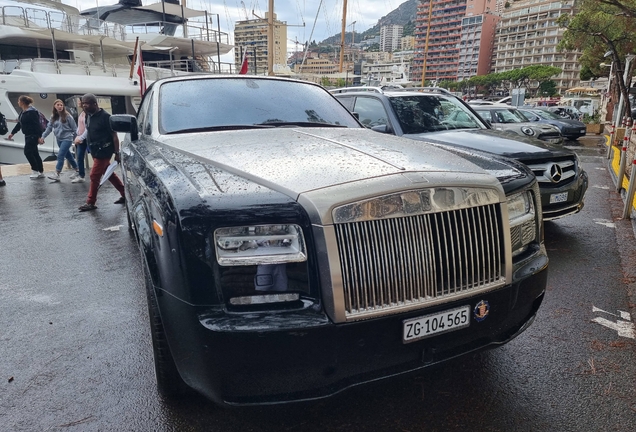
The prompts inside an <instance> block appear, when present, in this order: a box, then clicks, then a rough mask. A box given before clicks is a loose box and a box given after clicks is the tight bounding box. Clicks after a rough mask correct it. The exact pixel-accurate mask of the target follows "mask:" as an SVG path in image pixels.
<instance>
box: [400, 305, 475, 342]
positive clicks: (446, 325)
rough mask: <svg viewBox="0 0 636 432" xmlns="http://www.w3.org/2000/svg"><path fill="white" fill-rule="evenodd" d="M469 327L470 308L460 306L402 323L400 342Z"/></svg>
mask: <svg viewBox="0 0 636 432" xmlns="http://www.w3.org/2000/svg"><path fill="white" fill-rule="evenodd" d="M469 325H470V306H468V305H466V306H462V307H460V308H457V309H450V310H447V311H444V312H438V313H436V314H431V315H424V316H422V317H419V318H412V319H408V320H405V321H404V329H403V335H402V341H403V342H404V343H408V342H413V341H416V340H419V339H424V338H427V337H430V336H433V335H437V334H440V333H445V332H449V331H453V330H459V329H460V328H464V327H468V326H469Z"/></svg>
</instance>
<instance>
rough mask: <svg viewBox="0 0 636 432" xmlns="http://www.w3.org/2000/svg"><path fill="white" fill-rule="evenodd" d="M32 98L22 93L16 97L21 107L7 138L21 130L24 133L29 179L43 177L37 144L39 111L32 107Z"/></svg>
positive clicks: (38, 138) (38, 142) (39, 132)
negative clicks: (29, 169)
mask: <svg viewBox="0 0 636 432" xmlns="http://www.w3.org/2000/svg"><path fill="white" fill-rule="evenodd" d="M32 104H33V99H31V98H30V97H29V96H25V95H22V96H20V97H19V98H18V106H19V107H20V108H21V109H22V112H21V113H20V116H19V117H18V123H17V124H16V125H15V127H14V128H13V130H12V131H11V133H10V134H9V136H8V137H7V139H9V140H10V139H13V135H15V134H16V133H18V132H19V131H20V130H22V133H23V134H24V155H25V156H26V158H27V160H28V161H29V164H30V165H31V171H32V173H31V176H30V177H31V179H40V178H44V165H43V164H42V158H41V157H40V151H39V150H38V145H39V144H40V137H41V136H42V126H40V112H39V111H38V110H36V109H35V108H34V107H33V105H32Z"/></svg>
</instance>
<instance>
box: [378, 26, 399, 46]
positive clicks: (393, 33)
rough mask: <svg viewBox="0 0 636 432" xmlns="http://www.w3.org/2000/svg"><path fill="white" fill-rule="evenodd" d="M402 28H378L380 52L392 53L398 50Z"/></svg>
mask: <svg viewBox="0 0 636 432" xmlns="http://www.w3.org/2000/svg"><path fill="white" fill-rule="evenodd" d="M403 31H404V26H401V25H397V24H391V25H386V26H382V27H380V51H384V52H393V51H395V50H397V49H400V39H401V38H402V32H403Z"/></svg>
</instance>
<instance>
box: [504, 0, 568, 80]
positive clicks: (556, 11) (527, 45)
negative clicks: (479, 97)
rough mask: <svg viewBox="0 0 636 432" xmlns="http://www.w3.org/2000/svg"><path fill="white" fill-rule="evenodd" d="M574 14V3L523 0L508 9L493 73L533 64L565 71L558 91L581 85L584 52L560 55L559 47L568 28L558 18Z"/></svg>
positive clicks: (557, 78) (559, 78)
mask: <svg viewBox="0 0 636 432" xmlns="http://www.w3.org/2000/svg"><path fill="white" fill-rule="evenodd" d="M573 13H574V1H572V0H566V1H560V2H558V1H557V2H555V1H553V0H552V1H550V0H519V1H516V2H511V3H510V6H509V7H508V8H507V9H505V10H504V12H503V14H502V16H501V20H500V21H499V25H498V27H497V33H496V36H495V50H494V55H493V72H505V71H508V70H512V69H518V68H523V67H526V66H530V65H546V66H555V67H558V68H561V69H562V70H563V72H562V73H561V74H560V75H559V76H558V77H556V78H554V81H555V82H556V85H557V89H558V91H559V92H560V93H563V92H564V91H565V90H566V89H568V88H572V87H576V86H578V85H579V83H580V78H579V72H580V65H579V57H580V53H575V52H559V51H558V50H557V45H558V43H559V41H560V40H561V39H562V37H563V32H564V31H565V29H562V28H559V26H558V25H557V23H556V19H557V18H558V17H559V16H560V15H562V14H570V15H572V14H573Z"/></svg>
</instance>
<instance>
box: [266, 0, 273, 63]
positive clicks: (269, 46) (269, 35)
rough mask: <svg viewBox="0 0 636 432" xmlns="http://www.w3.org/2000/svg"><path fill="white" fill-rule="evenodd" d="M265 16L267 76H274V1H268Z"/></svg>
mask: <svg viewBox="0 0 636 432" xmlns="http://www.w3.org/2000/svg"><path fill="white" fill-rule="evenodd" d="M268 8H269V14H267V75H269V76H272V75H274V0H269V6H268Z"/></svg>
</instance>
